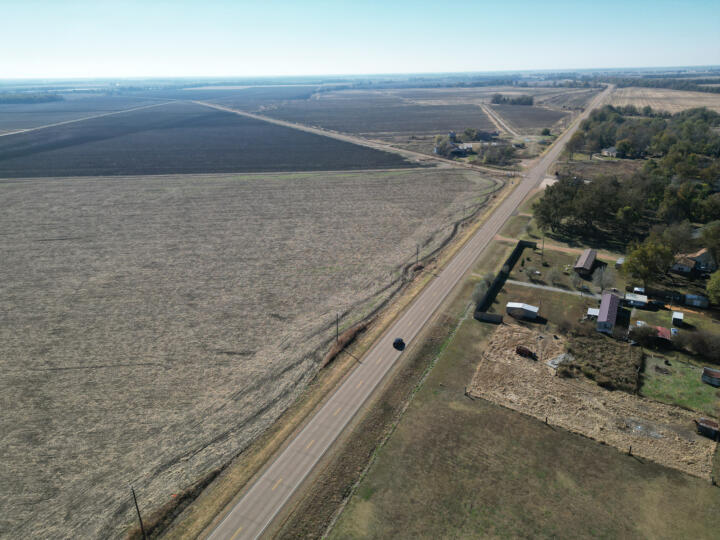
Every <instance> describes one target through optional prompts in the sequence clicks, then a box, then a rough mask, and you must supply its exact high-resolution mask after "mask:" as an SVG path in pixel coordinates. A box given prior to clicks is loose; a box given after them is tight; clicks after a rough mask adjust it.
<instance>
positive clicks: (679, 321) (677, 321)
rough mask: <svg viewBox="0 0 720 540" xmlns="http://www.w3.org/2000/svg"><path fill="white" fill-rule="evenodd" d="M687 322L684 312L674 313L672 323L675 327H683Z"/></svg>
mask: <svg viewBox="0 0 720 540" xmlns="http://www.w3.org/2000/svg"><path fill="white" fill-rule="evenodd" d="M684 321H685V314H684V313H683V312H682V311H673V313H672V323H673V326H682V325H683V324H684Z"/></svg>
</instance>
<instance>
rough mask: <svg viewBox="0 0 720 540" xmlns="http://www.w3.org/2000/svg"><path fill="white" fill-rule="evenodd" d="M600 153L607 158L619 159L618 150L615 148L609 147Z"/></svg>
mask: <svg viewBox="0 0 720 540" xmlns="http://www.w3.org/2000/svg"><path fill="white" fill-rule="evenodd" d="M600 153H601V154H602V155H603V156H605V157H617V148H615V147H614V146H608V147H607V148H603V149H602V150H600Z"/></svg>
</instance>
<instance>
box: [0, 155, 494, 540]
mask: <svg viewBox="0 0 720 540" xmlns="http://www.w3.org/2000/svg"><path fill="white" fill-rule="evenodd" d="M491 184H492V183H491V182H489V181H487V180H484V179H482V178H480V177H478V176H477V175H476V174H475V173H472V172H470V171H456V170H448V169H444V170H437V169H433V170H419V169H415V170H407V171H390V172H388V171H384V172H368V171H363V172H357V173H342V172H338V173H306V174H276V175H268V174H258V175H243V176H239V175H225V176H222V175H215V176H213V175H208V176H202V177H193V176H176V177H123V178H73V179H34V180H22V181H21V180H6V181H3V182H1V183H0V208H1V209H2V212H0V228H1V229H2V231H3V235H2V237H0V238H1V240H0V250H2V253H3V281H2V285H1V287H2V296H3V308H2V309H1V310H0V319H1V321H2V323H1V324H0V343H1V344H2V345H0V389H2V391H1V393H0V395H1V396H2V398H1V399H2V401H0V407H1V408H2V410H3V415H2V419H0V431H1V432H2V433H3V437H2V439H1V441H0V453H1V454H2V455H3V469H2V473H1V474H0V483H2V485H3V490H2V492H1V493H0V516H1V517H0V536H3V537H4V536H9V537H14V538H32V537H52V538H59V537H86V538H87V537H92V538H100V537H102V538H108V537H118V536H120V535H121V534H122V532H123V530H125V528H126V527H127V526H128V525H130V524H132V523H133V522H134V514H133V512H134V509H133V508H132V506H131V505H132V503H131V501H130V499H129V498H128V496H129V492H128V488H127V485H128V483H132V484H133V485H134V486H135V488H136V490H137V491H138V496H139V499H140V501H141V506H142V508H143V511H144V512H147V513H151V512H152V510H153V509H155V508H158V507H159V506H161V505H163V504H165V503H167V502H168V501H170V500H172V498H173V494H178V493H182V492H183V491H184V490H185V489H187V488H188V487H189V486H191V485H193V484H194V483H195V482H196V481H197V480H199V479H202V478H204V477H206V476H208V475H210V474H212V472H213V471H215V470H217V468H218V467H220V466H222V465H223V464H225V463H227V462H228V461H229V460H230V459H231V458H232V457H233V456H235V455H236V454H237V453H238V452H239V451H242V449H244V448H245V447H246V446H247V445H248V444H249V442H250V441H251V440H252V439H253V438H255V437H256V436H258V434H260V433H262V432H263V431H264V429H265V428H266V427H267V426H268V425H269V424H270V423H271V422H273V421H274V420H275V419H276V418H277V417H278V415H280V414H281V413H282V412H283V411H284V410H285V409H286V408H287V406H288V405H289V404H290V403H291V402H292V401H293V400H294V399H295V398H296V397H297V396H298V395H299V394H300V392H302V390H303V389H304V387H305V385H306V384H307V383H308V381H310V380H311V379H312V377H313V375H314V373H316V371H317V369H318V367H319V364H320V363H321V362H322V358H323V354H324V352H325V350H326V349H325V347H326V345H327V344H328V343H329V341H331V340H332V339H333V338H334V322H335V313H341V314H343V317H342V319H341V330H342V329H343V328H345V327H349V326H350V325H351V324H353V323H355V322H357V321H358V320H359V319H360V318H362V317H363V316H364V315H365V314H367V313H368V312H370V311H371V310H372V309H373V308H374V307H376V306H378V305H380V304H381V303H382V301H383V300H384V299H386V298H387V297H388V296H389V295H390V294H391V293H392V291H393V290H394V289H395V288H396V287H397V286H398V285H399V280H400V275H401V273H402V268H404V267H405V266H406V265H407V264H409V263H410V262H411V261H412V260H413V259H414V257H415V245H416V243H419V244H421V245H423V246H424V247H423V248H422V251H421V255H422V254H423V253H428V252H430V251H431V250H432V249H434V248H435V247H437V246H439V245H440V244H442V242H443V241H444V240H445V239H446V238H447V237H448V235H449V234H450V231H451V230H452V228H453V223H454V222H455V221H456V220H457V219H459V218H460V217H461V216H462V214H463V212H464V205H465V204H467V203H468V202H469V201H474V202H475V203H480V202H481V201H482V200H483V198H484V196H485V195H484V194H486V193H487V192H488V191H489V188H490V186H491Z"/></svg>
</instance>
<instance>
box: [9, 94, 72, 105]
mask: <svg viewBox="0 0 720 540" xmlns="http://www.w3.org/2000/svg"><path fill="white" fill-rule="evenodd" d="M64 99H65V98H63V97H62V96H61V95H60V94H52V93H36V92H33V93H0V104H3V105H6V104H7V105H10V104H16V103H28V104H31V103H49V102H51V101H63V100H64Z"/></svg>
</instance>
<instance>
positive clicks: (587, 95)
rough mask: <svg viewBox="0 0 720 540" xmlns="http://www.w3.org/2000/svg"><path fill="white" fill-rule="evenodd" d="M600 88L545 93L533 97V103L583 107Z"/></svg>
mask: <svg viewBox="0 0 720 540" xmlns="http://www.w3.org/2000/svg"><path fill="white" fill-rule="evenodd" d="M600 90H601V89H600V88H582V89H567V90H566V91H565V92H558V93H554V94H545V95H541V96H538V97H536V98H535V105H541V106H543V107H553V108H559V109H584V108H585V106H586V105H587V104H588V103H589V102H590V100H592V98H594V97H595V96H596V95H597V93H598V92H600Z"/></svg>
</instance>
